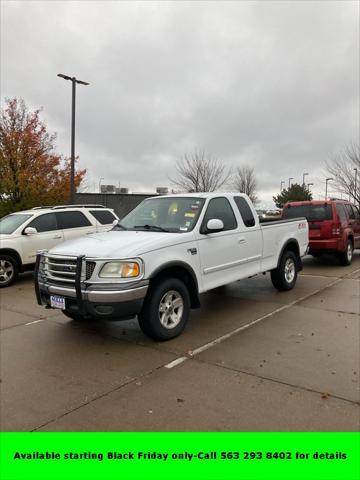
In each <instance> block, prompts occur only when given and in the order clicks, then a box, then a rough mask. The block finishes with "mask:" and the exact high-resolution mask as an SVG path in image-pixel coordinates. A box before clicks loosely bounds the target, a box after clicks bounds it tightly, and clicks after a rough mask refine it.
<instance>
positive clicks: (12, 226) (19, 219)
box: [0, 213, 32, 235]
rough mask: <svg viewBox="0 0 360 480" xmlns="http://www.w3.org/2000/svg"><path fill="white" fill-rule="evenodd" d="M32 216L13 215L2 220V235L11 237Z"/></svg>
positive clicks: (0, 231)
mask: <svg viewBox="0 0 360 480" xmlns="http://www.w3.org/2000/svg"><path fill="white" fill-rule="evenodd" d="M30 217H32V215H22V214H16V213H15V214H12V215H8V216H7V217H4V218H2V219H1V220H0V234H5V235H10V234H11V233H13V232H15V230H16V229H17V228H19V227H20V225H22V224H23V223H25V222H26V220H28V219H29V218H30Z"/></svg>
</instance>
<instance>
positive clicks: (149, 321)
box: [138, 278, 190, 341]
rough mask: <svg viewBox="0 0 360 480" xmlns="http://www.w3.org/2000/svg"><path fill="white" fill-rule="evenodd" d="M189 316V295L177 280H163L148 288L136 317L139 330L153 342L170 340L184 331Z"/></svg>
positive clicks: (183, 285)
mask: <svg viewBox="0 0 360 480" xmlns="http://www.w3.org/2000/svg"><path fill="white" fill-rule="evenodd" d="M189 315H190V295H189V292H188V289H187V288H186V286H185V284H184V283H183V282H182V281H181V280H179V279H177V278H165V279H162V280H159V281H157V282H155V283H154V285H152V286H151V287H150V291H149V293H148V296H147V297H146V299H145V301H144V305H143V308H142V310H141V312H140V313H139V315H138V319H139V325H140V328H141V330H142V331H143V332H144V333H145V335H147V336H148V337H151V338H152V339H154V340H160V341H164V340H170V339H171V338H175V337H177V336H178V335H180V333H181V332H182V331H183V330H184V328H185V325H186V322H187V321H188V318H189Z"/></svg>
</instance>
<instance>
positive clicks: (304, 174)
mask: <svg viewBox="0 0 360 480" xmlns="http://www.w3.org/2000/svg"><path fill="white" fill-rule="evenodd" d="M306 175H309V174H308V173H307V172H304V173H303V183H302V184H303V187H305V176H306Z"/></svg>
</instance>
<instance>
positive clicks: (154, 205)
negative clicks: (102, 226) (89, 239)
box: [114, 197, 204, 233]
mask: <svg viewBox="0 0 360 480" xmlns="http://www.w3.org/2000/svg"><path fill="white" fill-rule="evenodd" d="M203 205H204V199H203V198H196V197H163V198H161V197H160V198H159V197H157V198H149V199H147V200H144V201H143V202H141V203H140V205H138V206H137V207H136V208H135V209H134V210H133V211H132V212H130V213H129V214H128V215H127V216H126V217H124V218H123V219H122V220H121V223H120V224H119V226H115V227H114V230H117V229H118V228H119V229H121V230H124V229H126V230H144V231H149V232H171V233H185V232H190V231H191V230H192V229H193V228H194V227H195V224H196V222H197V220H198V218H199V215H200V212H201V210H202V207H203Z"/></svg>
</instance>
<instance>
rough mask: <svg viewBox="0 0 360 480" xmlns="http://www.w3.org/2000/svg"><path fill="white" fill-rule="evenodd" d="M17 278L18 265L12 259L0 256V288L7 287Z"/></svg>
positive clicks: (7, 256)
mask: <svg viewBox="0 0 360 480" xmlns="http://www.w3.org/2000/svg"><path fill="white" fill-rule="evenodd" d="M18 276H19V265H18V263H17V261H16V260H15V258H14V257H11V256H9V255H3V254H0V288H5V287H9V286H10V285H11V284H12V283H14V282H15V280H17V278H18Z"/></svg>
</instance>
